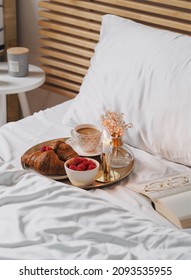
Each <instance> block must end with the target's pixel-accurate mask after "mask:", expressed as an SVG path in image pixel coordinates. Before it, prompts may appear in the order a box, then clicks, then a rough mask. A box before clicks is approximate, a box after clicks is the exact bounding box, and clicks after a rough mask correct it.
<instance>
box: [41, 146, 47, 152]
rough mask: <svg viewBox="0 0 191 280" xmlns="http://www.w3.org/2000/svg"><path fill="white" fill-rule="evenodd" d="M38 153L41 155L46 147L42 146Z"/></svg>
mask: <svg viewBox="0 0 191 280" xmlns="http://www.w3.org/2000/svg"><path fill="white" fill-rule="evenodd" d="M40 151H41V152H42V153H43V152H44V151H46V146H45V145H44V146H42V147H41V148H40Z"/></svg>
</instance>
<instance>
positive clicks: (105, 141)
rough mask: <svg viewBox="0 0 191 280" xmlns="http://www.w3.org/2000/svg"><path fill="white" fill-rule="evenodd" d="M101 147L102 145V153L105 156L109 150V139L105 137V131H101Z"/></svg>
mask: <svg viewBox="0 0 191 280" xmlns="http://www.w3.org/2000/svg"><path fill="white" fill-rule="evenodd" d="M103 136H104V137H103V147H102V153H103V154H105V155H106V156H107V155H108V154H109V150H110V139H109V138H108V137H107V134H106V132H105V131H104V132H103Z"/></svg>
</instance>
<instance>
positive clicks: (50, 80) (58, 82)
mask: <svg viewBox="0 0 191 280" xmlns="http://www.w3.org/2000/svg"><path fill="white" fill-rule="evenodd" d="M46 82H47V83H50V84H53V85H58V86H60V87H63V88H66V89H69V90H73V91H75V92H79V89H80V85H78V84H76V83H74V82H69V81H67V80H64V79H60V78H55V77H53V76H49V75H47V77H46Z"/></svg>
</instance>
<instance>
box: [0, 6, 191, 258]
mask: <svg viewBox="0 0 191 280" xmlns="http://www.w3.org/2000/svg"><path fill="white" fill-rule="evenodd" d="M52 2H54V1H52ZM64 2H65V1H64ZM76 2H79V3H81V2H83V1H76ZM87 2H88V1H87ZM91 2H92V1H91ZM121 2H124V1H121ZM127 2H129V1H127ZM173 2H174V3H175V2H176V3H178V2H185V3H186V2H187V1H173ZM190 74H191V38H190V37H189V36H188V35H185V34H180V33H177V32H174V31H168V30H166V29H158V28H156V27H150V26H147V25H145V24H143V23H138V22H136V21H134V20H132V19H126V18H123V17H120V16H117V15H113V14H105V15H103V16H102V21H101V31H100V37H99V42H98V43H97V44H96V46H95V52H94V54H93V56H92V58H91V63H90V67H89V69H88V71H87V74H86V75H85V77H84V79H83V82H82V85H81V86H80V90H79V94H77V96H76V97H75V98H74V99H71V100H68V101H66V102H64V103H62V104H60V105H57V106H55V107H52V108H49V109H46V110H44V111H40V112H38V113H35V114H34V115H32V116H29V117H27V118H24V119H22V120H20V121H17V122H10V123H8V124H6V125H4V126H2V127H1V128H0V202H1V207H0V228H1V230H0V259H55V260H56V259H70V260H82V259H83V260H86V259H88V260H96V259H97V260H111V259H114V260H122V259H129V260H130V259H131V260H150V259H151V260H156V259H160V260H175V259H176V260H178V259H179V260H181V259H182V260H190V259H191V228H187V229H178V228H177V227H176V226H175V225H173V224H172V223H171V222H170V221H168V220H167V219H165V218H164V217H162V216H161V215H160V214H158V213H157V212H156V211H154V209H153V207H152V205H151V204H150V202H149V201H148V200H147V199H146V198H144V197H143V196H141V195H139V194H137V193H135V192H134V191H132V190H131V188H130V186H134V185H136V184H137V183H143V182H146V181H149V180H157V179H158V178H165V177H167V176H174V175H177V174H183V173H184V174H185V173H186V174H188V175H191V171H190V166H191V148H190V140H191V134H190V129H189V127H190V123H191V116H190V102H191V97H190V92H191V80H190ZM106 110H113V111H116V112H119V113H124V118H125V121H127V122H132V123H133V128H131V129H129V130H128V131H127V133H126V134H125V137H124V139H123V140H124V143H126V145H127V147H128V148H129V149H130V150H131V151H132V152H133V154H134V158H135V166H134V169H133V171H132V172H131V173H130V174H129V175H128V176H127V177H125V178H124V179H123V180H120V181H118V182H116V183H114V184H111V185H108V186H105V187H102V188H93V189H90V190H88V191H87V190H84V189H82V188H78V187H74V186H71V184H69V183H67V181H56V180H52V179H49V178H47V177H46V176H43V175H40V174H37V173H34V172H30V171H28V170H25V169H23V168H22V166H21V161H20V159H21V156H22V155H23V153H24V152H25V151H26V150H28V149H29V148H30V147H32V146H35V145H36V144H38V143H41V142H43V141H47V140H50V139H56V138H62V137H67V138H68V137H70V130H71V129H72V128H73V127H74V126H75V125H77V124H79V123H93V124H97V125H100V115H101V114H102V113H103V112H105V111H106ZM190 205H191V202H190Z"/></svg>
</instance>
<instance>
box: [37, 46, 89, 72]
mask: <svg viewBox="0 0 191 280" xmlns="http://www.w3.org/2000/svg"><path fill="white" fill-rule="evenodd" d="M39 51H40V53H41V54H43V55H49V56H52V57H56V58H60V59H62V60H65V61H68V62H71V63H75V64H79V65H82V66H85V67H86V69H87V67H89V65H90V61H89V60H88V59H86V58H84V57H83V58H82V57H79V56H76V55H71V54H69V53H66V52H56V51H53V50H51V49H47V48H40V50H39Z"/></svg>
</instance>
